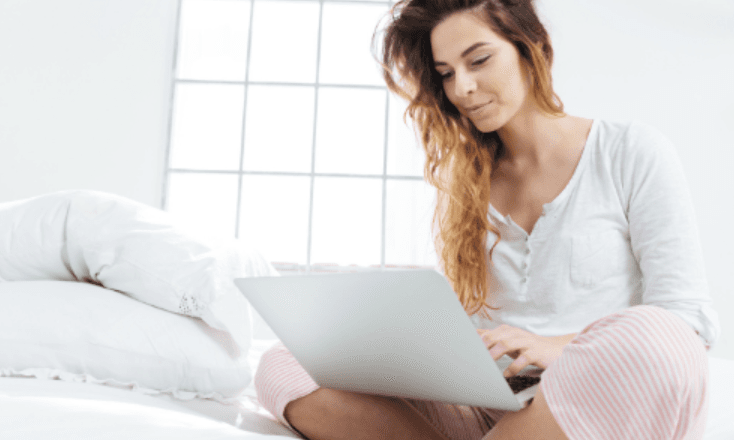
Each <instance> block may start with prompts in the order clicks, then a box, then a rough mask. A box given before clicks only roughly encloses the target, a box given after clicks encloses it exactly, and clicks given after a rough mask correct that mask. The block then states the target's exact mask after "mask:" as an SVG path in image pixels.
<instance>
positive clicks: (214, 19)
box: [177, 0, 250, 81]
mask: <svg viewBox="0 0 734 440" xmlns="http://www.w3.org/2000/svg"><path fill="white" fill-rule="evenodd" d="M249 26H250V2H249V1H219V0H206V1H201V0H184V1H183V3H182V5H181V25H180V31H179V32H180V33H179V42H178V57H177V60H178V66H177V67H178V69H177V75H178V77H179V78H184V79H208V80H224V81H244V80H245V69H246V67H247V35H248V29H249Z"/></svg>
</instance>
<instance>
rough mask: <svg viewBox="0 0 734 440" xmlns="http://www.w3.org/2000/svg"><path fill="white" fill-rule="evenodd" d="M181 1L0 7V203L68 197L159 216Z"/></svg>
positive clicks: (9, 3) (10, 3)
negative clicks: (103, 195) (90, 197)
mask: <svg viewBox="0 0 734 440" xmlns="http://www.w3.org/2000/svg"><path fill="white" fill-rule="evenodd" d="M176 7H177V2H176V1H175V0H126V1H96V0H65V1H57V0H0V201H7V200H13V199H19V198H23V197H29V196H33V195H38V194H42V193H46V192H51V191H57V190H62V189H77V188H84V189H95V190H101V191H109V192H113V193H117V194H120V195H123V196H127V197H130V198H132V199H136V200H139V201H141V202H144V203H148V204H152V205H156V206H158V205H159V203H160V198H161V197H160V192H161V187H162V175H163V173H162V170H163V156H164V151H165V143H166V133H167V121H168V102H169V95H170V90H171V86H170V82H171V69H172V65H173V61H172V59H173V53H172V50H171V48H172V46H173V39H174V36H175V29H174V28H175V11H176Z"/></svg>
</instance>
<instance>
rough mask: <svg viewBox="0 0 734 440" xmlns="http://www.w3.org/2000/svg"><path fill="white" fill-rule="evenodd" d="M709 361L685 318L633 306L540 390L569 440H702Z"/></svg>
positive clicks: (594, 334)
mask: <svg viewBox="0 0 734 440" xmlns="http://www.w3.org/2000/svg"><path fill="white" fill-rule="evenodd" d="M707 383H708V357H707V355H706V350H705V348H704V345H703V343H702V342H701V340H700V338H699V337H698V336H697V335H696V333H695V332H694V331H693V329H691V327H690V326H689V325H688V324H686V323H685V322H684V321H683V320H682V319H681V318H679V317H677V316H676V315H674V314H673V313H671V312H668V311H667V310H664V309H662V308H659V307H654V306H647V305H642V306H635V307H632V308H630V309H626V310H624V311H622V312H619V313H615V314H612V315H609V316H607V317H605V318H602V319H600V320H598V321H596V322H595V323H593V324H591V325H589V326H588V327H587V328H586V329H584V331H583V332H582V333H581V334H579V335H578V336H577V337H576V338H575V339H574V340H573V341H571V343H570V344H569V345H568V346H567V347H566V348H565V349H564V350H563V355H562V356H561V357H560V358H559V359H558V360H557V361H556V362H555V363H553V364H552V365H551V366H550V367H548V369H547V370H546V371H545V372H544V373H543V379H542V381H541V384H540V388H541V390H542V392H543V395H544V396H545V399H546V401H547V402H548V406H549V407H550V409H551V413H552V414H553V417H554V418H555V419H556V421H557V422H558V424H559V425H560V426H561V429H563V431H564V433H566V435H567V436H568V437H569V438H570V439H572V440H575V439H589V440H607V439H609V440H612V439H614V440H618V439H636V440H646V439H650V440H653V439H654V440H661V439H665V440H683V439H686V440H693V439H700V438H703V432H704V428H705V424H706V414H707V409H708V397H707Z"/></svg>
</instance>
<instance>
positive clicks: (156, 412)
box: [0, 347, 734, 440]
mask: <svg viewBox="0 0 734 440" xmlns="http://www.w3.org/2000/svg"><path fill="white" fill-rule="evenodd" d="M260 348H261V349H262V347H260ZM258 353H259V352H258V351H256V352H255V353H254V354H253V361H254V362H255V363H256V361H257V354H258ZM710 366H711V370H710V371H711V378H710V380H711V382H710V383H711V387H710V392H711V394H710V398H711V400H710V407H709V419H708V425H707V431H706V436H705V437H704V440H732V439H734V418H732V417H731V416H732V408H734V361H730V360H723V359H717V358H711V363H710ZM0 414H2V417H0V433H2V435H1V437H2V438H3V439H4V440H16V439H17V440H47V439H54V440H56V439H58V440H66V439H68V440H78V439H110V440H118V439H119V440H121V439H125V440H129V439H136V440H148V439H151V440H153V439H156V440H166V439H176V440H179V439H180V440H186V439H290V438H299V437H298V436H297V435H296V434H295V433H294V432H293V431H291V430H290V429H288V428H286V427H285V426H283V425H282V424H280V423H279V422H277V421H276V420H275V419H274V418H273V417H272V416H270V415H269V414H268V413H267V412H266V411H265V410H264V409H262V407H261V406H260V405H259V403H258V402H257V398H256V397H255V394H254V389H253V388H252V387H251V388H249V389H248V390H247V392H246V393H245V394H244V395H243V396H241V397H240V398H239V399H238V401H236V402H234V403H232V404H230V405H225V404H222V403H219V402H216V401H213V400H206V399H195V400H190V401H181V400H177V399H175V398H173V397H171V396H170V395H146V394H142V393H138V392H134V391H130V390H127V389H119V388H115V387H110V386H105V385H97V384H90V383H73V382H63V381H59V380H41V379H34V378H15V377H13V378H0Z"/></svg>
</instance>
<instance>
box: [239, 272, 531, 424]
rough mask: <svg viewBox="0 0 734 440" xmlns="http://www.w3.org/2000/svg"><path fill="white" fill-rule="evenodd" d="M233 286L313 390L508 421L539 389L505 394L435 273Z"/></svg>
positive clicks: (498, 369)
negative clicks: (504, 416)
mask: <svg viewBox="0 0 734 440" xmlns="http://www.w3.org/2000/svg"><path fill="white" fill-rule="evenodd" d="M234 282H235V284H236V285H237V287H238V288H239V289H240V291H242V293H243V294H244V295H245V297H246V298H247V299H248V300H249V301H250V304H252V306H253V307H254V308H255V310H257V311H258V312H259V313H260V315H261V316H262V317H263V319H264V320H265V322H266V323H267V324H268V325H270V327H271V328H272V330H273V332H274V333H275V334H276V335H277V336H278V338H280V340H281V341H282V342H283V344H284V345H285V346H286V347H287V348H288V349H289V350H290V352H291V353H292V354H293V356H294V357H295V358H296V360H298V362H299V363H300V364H301V365H302V366H303V368H304V369H305V370H306V371H307V372H308V373H309V374H310V375H311V377H312V378H313V379H314V381H316V383H317V384H318V385H319V386H321V387H325V388H332V389H340V390H347V391H355V392H363V393H368V394H378V395H385V396H394V397H405V398H412V399H423V400H435V401H441V402H447V403H454V404H460V405H470V406H479V407H489V408H497V409H505V410H511V411H517V410H519V409H521V408H523V407H524V406H525V403H526V402H527V401H528V400H529V399H530V398H532V397H533V395H534V394H535V390H536V388H537V386H538V385H533V386H532V387H530V388H526V389H525V390H524V391H521V392H520V393H518V394H515V393H513V391H512V390H511V388H510V385H509V384H508V382H507V380H506V379H505V378H504V377H503V376H502V371H503V370H504V368H506V367H507V366H508V365H509V364H510V362H512V359H510V358H508V357H506V356H505V362H504V365H503V364H502V363H498V362H495V360H494V359H492V356H491V355H490V354H489V351H488V350H487V349H486V347H485V345H484V343H483V342H482V340H481V338H480V337H479V335H478V334H477V332H476V329H475V327H474V325H473V324H472V322H471V321H470V319H469V317H468V316H467V315H466V312H465V311H464V309H463V307H462V306H461V303H460V302H459V300H458V298H457V296H456V294H455V293H454V292H453V290H452V289H451V287H450V285H449V283H448V281H447V280H446V279H445V278H444V277H443V276H442V275H441V274H439V273H438V272H436V271H433V270H406V271H380V272H377V271H375V272H361V273H347V274H329V275H303V276H284V277H259V278H238V279H235V280H234ZM502 360H503V359H500V361H502ZM533 370H535V371H533ZM526 371H529V372H530V373H529V375H530V376H533V372H535V373H536V374H535V376H536V377H539V372H540V371H541V370H538V369H535V367H532V368H530V369H526V370H523V372H522V373H523V374H524V373H526ZM536 381H537V379H536Z"/></svg>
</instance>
